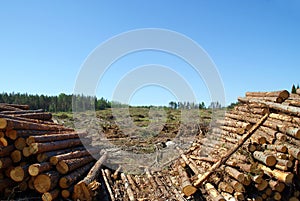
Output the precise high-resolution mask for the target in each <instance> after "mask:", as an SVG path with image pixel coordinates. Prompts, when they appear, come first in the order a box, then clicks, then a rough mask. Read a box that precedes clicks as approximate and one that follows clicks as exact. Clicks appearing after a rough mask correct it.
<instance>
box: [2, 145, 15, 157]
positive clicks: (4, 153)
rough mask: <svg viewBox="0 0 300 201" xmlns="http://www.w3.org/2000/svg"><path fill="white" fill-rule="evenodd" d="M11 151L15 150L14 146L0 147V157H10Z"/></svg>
mask: <svg viewBox="0 0 300 201" xmlns="http://www.w3.org/2000/svg"><path fill="white" fill-rule="evenodd" d="M13 150H15V147H14V145H8V146H0V157H4V156H8V155H10V153H11V152H12V151H13Z"/></svg>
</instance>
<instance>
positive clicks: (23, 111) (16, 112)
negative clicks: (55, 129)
mask: <svg viewBox="0 0 300 201" xmlns="http://www.w3.org/2000/svg"><path fill="white" fill-rule="evenodd" d="M40 112H45V111H44V110H43V109H37V110H18V111H1V112H0V113H1V114H7V115H16V114H28V113H40Z"/></svg>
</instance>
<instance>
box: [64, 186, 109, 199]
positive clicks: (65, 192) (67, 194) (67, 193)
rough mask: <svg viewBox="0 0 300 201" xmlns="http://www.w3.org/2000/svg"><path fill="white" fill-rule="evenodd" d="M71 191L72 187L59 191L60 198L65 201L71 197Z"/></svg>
mask: <svg viewBox="0 0 300 201" xmlns="http://www.w3.org/2000/svg"><path fill="white" fill-rule="evenodd" d="M73 190H74V186H71V187H70V188H68V189H62V190H61V197H62V198H64V199H67V198H69V197H71V195H72V192H73ZM111 201H113V200H111Z"/></svg>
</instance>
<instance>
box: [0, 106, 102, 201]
mask: <svg viewBox="0 0 300 201" xmlns="http://www.w3.org/2000/svg"><path fill="white" fill-rule="evenodd" d="M51 118H52V115H51V113H48V112H44V111H43V110H29V107H28V106H27V105H15V104H2V103H0V139H1V140H0V142H1V145H0V173H1V178H0V197H1V198H5V197H10V198H12V196H13V194H12V193H13V192H15V191H17V192H24V194H28V193H30V192H28V191H35V192H38V193H39V194H40V198H41V199H42V200H47V201H49V200H54V199H56V198H59V197H61V198H70V197H71V195H72V193H73V190H74V186H76V185H77V182H80V180H81V179H83V178H84V177H85V176H86V175H87V174H88V172H89V170H93V171H98V172H99V171H100V166H99V164H98V165H97V166H96V167H95V166H94V165H95V159H94V158H93V156H91V154H94V155H97V154H99V153H100V150H98V149H91V152H89V151H87V150H86V149H85V147H84V146H83V141H82V140H81V139H80V137H82V136H86V133H85V132H76V131H74V130H73V129H70V128H66V127H64V126H63V125H60V124H57V123H53V121H52V119H51ZM84 143H86V144H88V143H90V140H88V139H87V140H86V141H84ZM102 163H103V159H102ZM96 164H97V163H96ZM94 180H95V181H96V182H97V181H99V178H96V179H95V178H94ZM11 189H16V190H14V191H11ZM93 190H95V188H94V189H93ZM15 196H17V197H18V196H20V197H22V194H19V195H15ZM90 197H92V196H90Z"/></svg>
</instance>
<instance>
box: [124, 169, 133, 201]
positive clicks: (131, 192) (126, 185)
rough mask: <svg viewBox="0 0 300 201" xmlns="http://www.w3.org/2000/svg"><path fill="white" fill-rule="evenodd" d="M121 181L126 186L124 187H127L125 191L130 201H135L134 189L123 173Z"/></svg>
mask: <svg viewBox="0 0 300 201" xmlns="http://www.w3.org/2000/svg"><path fill="white" fill-rule="evenodd" d="M121 179H122V181H123V184H124V187H125V190H126V193H127V195H128V198H129V200H130V201H135V198H134V194H133V191H132V189H131V187H130V185H129V182H128V180H127V177H126V175H125V174H124V173H121Z"/></svg>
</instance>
